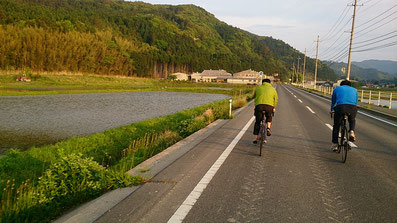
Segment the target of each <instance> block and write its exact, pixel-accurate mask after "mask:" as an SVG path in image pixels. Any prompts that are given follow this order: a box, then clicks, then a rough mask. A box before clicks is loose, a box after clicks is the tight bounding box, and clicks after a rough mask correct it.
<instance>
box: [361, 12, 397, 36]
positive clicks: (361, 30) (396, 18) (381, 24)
mask: <svg viewBox="0 0 397 223" xmlns="http://www.w3.org/2000/svg"><path fill="white" fill-rule="evenodd" d="M396 19H397V17H395V18H393V19H391V20H390V21H387V22H386V23H383V24H381V25H379V26H378V27H375V28H374V29H371V30H369V31H367V32H365V33H362V34H361V35H358V36H356V37H355V38H359V37H361V36H364V35H365V34H368V33H370V32H372V31H374V30H377V29H379V28H380V27H383V26H385V25H387V24H389V23H391V22H393V21H394V20H396ZM361 31H363V30H361ZM361 31H359V32H361ZM359 32H356V34H357V33H359Z"/></svg>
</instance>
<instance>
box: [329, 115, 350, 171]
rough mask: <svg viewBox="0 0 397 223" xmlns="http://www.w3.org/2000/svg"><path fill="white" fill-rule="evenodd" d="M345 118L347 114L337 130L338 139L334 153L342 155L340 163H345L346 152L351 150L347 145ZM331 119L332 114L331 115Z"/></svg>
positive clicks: (347, 135) (347, 136) (347, 133)
mask: <svg viewBox="0 0 397 223" xmlns="http://www.w3.org/2000/svg"><path fill="white" fill-rule="evenodd" d="M347 117H348V114H344V115H343V119H342V123H341V126H340V129H339V134H338V135H339V137H338V150H337V151H336V152H337V153H340V154H341V155H342V157H341V158H342V163H345V162H346V158H347V151H349V150H351V146H350V144H349V132H348V129H347V128H346V122H347ZM331 118H332V114H331Z"/></svg>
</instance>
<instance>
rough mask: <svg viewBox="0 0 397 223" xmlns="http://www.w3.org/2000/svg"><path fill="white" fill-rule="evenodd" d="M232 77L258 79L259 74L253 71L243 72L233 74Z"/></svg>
mask: <svg viewBox="0 0 397 223" xmlns="http://www.w3.org/2000/svg"><path fill="white" fill-rule="evenodd" d="M233 77H255V78H260V75H259V72H257V71H254V70H251V69H249V70H244V71H241V72H238V73H235V74H233Z"/></svg>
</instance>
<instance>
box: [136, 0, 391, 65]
mask: <svg viewBox="0 0 397 223" xmlns="http://www.w3.org/2000/svg"><path fill="white" fill-rule="evenodd" d="M143 1H144V2H147V3H151V4H167V5H179V4H194V5H197V6H200V7H202V8H204V9H205V10H206V11H208V12H210V13H211V14H213V15H214V16H215V17H216V18H218V19H219V20H221V21H224V22H226V23H227V24H229V25H232V26H235V27H238V28H241V29H243V30H246V31H249V32H251V33H254V34H257V35H260V36H271V37H273V38H275V39H280V40H282V41H284V42H286V43H288V44H289V45H291V46H292V47H293V48H295V49H297V50H299V51H300V52H302V53H304V51H305V48H306V50H307V55H308V56H309V57H312V58H315V57H316V40H317V36H320V37H319V54H318V56H319V59H321V60H332V61H343V62H347V58H348V56H347V54H348V48H349V43H350V30H351V28H352V17H353V11H354V10H353V9H354V7H352V6H348V5H352V4H353V3H354V0H227V1H226V0H222V1H220V0H143ZM357 5H358V6H357V11H356V20H355V31H354V38H353V44H354V45H353V53H352V61H363V60H369V59H378V60H393V61H397V45H396V44H397V2H396V1H395V0H357ZM393 44H394V45H393ZM388 45H393V46H389V47H386V46H388Z"/></svg>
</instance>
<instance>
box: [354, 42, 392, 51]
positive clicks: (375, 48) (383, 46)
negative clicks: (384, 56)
mask: <svg viewBox="0 0 397 223" xmlns="http://www.w3.org/2000/svg"><path fill="white" fill-rule="evenodd" d="M395 45H397V41H395V42H391V43H386V44H383V45H380V46H375V47H372V48H367V49H363V50H355V51H353V52H366V51H372V50H378V49H383V48H387V47H391V46H395Z"/></svg>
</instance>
